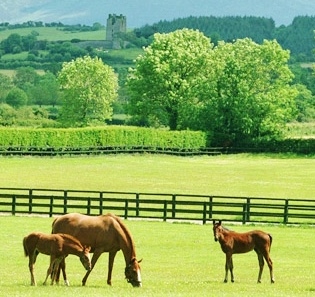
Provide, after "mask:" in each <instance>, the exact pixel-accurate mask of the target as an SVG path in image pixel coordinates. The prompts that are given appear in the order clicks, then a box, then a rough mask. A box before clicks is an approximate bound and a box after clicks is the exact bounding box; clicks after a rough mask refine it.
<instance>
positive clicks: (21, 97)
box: [6, 88, 28, 108]
mask: <svg viewBox="0 0 315 297" xmlns="http://www.w3.org/2000/svg"><path fill="white" fill-rule="evenodd" d="M27 99H28V98H27V95H26V93H25V92H24V91H23V90H21V89H19V88H13V89H11V91H10V92H9V93H8V95H7V98H6V103H7V104H9V105H11V106H13V107H16V108H19V107H21V106H24V105H26V104H27Z"/></svg>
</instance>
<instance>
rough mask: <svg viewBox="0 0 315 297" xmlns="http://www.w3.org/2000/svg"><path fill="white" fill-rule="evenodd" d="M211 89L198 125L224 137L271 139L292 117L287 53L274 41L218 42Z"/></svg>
mask: <svg viewBox="0 0 315 297" xmlns="http://www.w3.org/2000/svg"><path fill="white" fill-rule="evenodd" d="M215 58H216V59H217V60H218V61H220V62H221V64H220V71H219V72H218V76H217V79H216V89H215V92H212V94H211V96H209V97H208V98H209V100H207V102H206V105H207V108H206V109H205V115H204V117H203V118H204V119H205V120H206V125H205V127H204V128H206V130H210V131H211V132H214V133H215V134H216V138H217V139H218V135H223V137H225V138H227V139H225V140H228V141H236V142H239V141H244V140H246V139H247V140H248V139H254V138H259V137H274V136H277V135H279V134H280V133H281V131H282V128H283V127H284V125H285V124H286V123H287V122H288V121H290V120H292V119H293V118H294V117H295V116H296V105H295V97H296V96H297V90H296V88H295V87H292V86H291V85H290V83H291V81H292V78H293V75H292V72H291V71H290V69H289V67H288V59H289V52H288V51H286V50H283V49H282V48H281V46H280V45H279V44H278V43H277V42H276V41H264V42H263V44H262V45H259V44H257V43H255V42H253V41H252V40H251V39H248V38H245V39H239V40H237V41H235V42H234V43H225V42H219V44H218V47H217V48H216V49H215Z"/></svg>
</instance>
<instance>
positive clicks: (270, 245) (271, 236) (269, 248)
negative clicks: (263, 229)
mask: <svg viewBox="0 0 315 297" xmlns="http://www.w3.org/2000/svg"><path fill="white" fill-rule="evenodd" d="M268 236H269V238H270V246H269V252H270V249H271V244H272V236H271V234H268Z"/></svg>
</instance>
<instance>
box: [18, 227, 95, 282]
mask: <svg viewBox="0 0 315 297" xmlns="http://www.w3.org/2000/svg"><path fill="white" fill-rule="evenodd" d="M23 247H24V254H25V257H29V270H30V273H31V285H32V286H35V285H36V281H35V277H34V264H35V262H36V258H37V256H38V254H39V253H42V254H45V255H50V265H49V268H48V270H47V275H46V279H45V281H44V284H46V282H47V278H48V276H49V275H51V284H52V285H53V283H54V281H55V277H56V267H57V266H58V264H59V263H60V262H61V261H62V260H63V259H64V258H65V257H66V256H68V255H69V254H73V255H76V256H78V257H80V261H81V263H82V265H83V266H84V268H85V269H86V270H90V269H91V261H90V254H89V251H90V248H88V247H83V246H82V244H81V243H80V242H79V241H78V240H77V239H76V238H74V237H73V236H71V235H68V234H44V233H40V232H33V233H30V234H29V235H27V236H25V237H24V239H23Z"/></svg>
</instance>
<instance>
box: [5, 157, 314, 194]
mask: <svg viewBox="0 0 315 297" xmlns="http://www.w3.org/2000/svg"><path fill="white" fill-rule="evenodd" d="M314 176H315V158H314V157H289V156H283V155H251V154H239V155H220V156H199V157H178V156H165V155H150V154H144V155H108V156H95V157H84V156H82V157H52V158H50V157H44V158H39V157H0V188H1V187H23V188H47V189H67V190H71V189H73V190H97V191H98V190H99V191H127V192H149V193H171V194H173V193H174V194H202V195H231V196H248V197H271V198H298V199H302V198H304V199H315V183H314Z"/></svg>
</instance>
